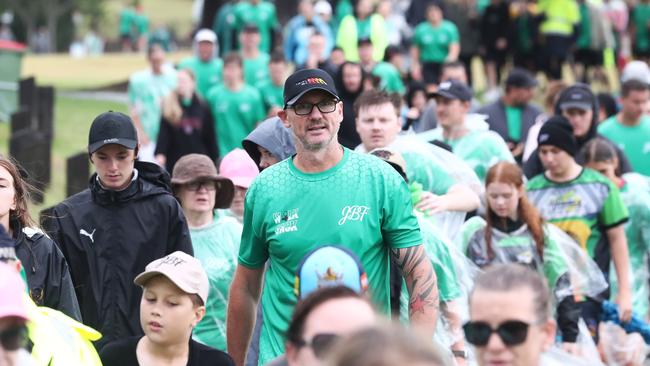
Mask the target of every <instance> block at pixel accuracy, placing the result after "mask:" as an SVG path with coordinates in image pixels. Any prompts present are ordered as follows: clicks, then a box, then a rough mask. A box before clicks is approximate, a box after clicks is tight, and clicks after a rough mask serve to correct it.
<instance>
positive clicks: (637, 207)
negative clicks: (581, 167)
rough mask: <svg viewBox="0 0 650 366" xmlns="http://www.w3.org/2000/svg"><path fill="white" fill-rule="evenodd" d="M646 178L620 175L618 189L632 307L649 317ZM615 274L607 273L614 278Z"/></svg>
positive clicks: (648, 195)
mask: <svg viewBox="0 0 650 366" xmlns="http://www.w3.org/2000/svg"><path fill="white" fill-rule="evenodd" d="M646 179H647V177H644V176H642V175H638V174H636V173H628V174H625V175H623V180H624V181H625V185H624V186H623V188H621V198H622V199H623V202H625V205H626V206H627V209H628V211H629V212H630V220H629V221H628V222H627V223H625V236H626V237H627V247H628V250H629V253H630V267H631V270H632V273H633V275H632V281H633V283H632V309H633V311H634V312H635V313H637V314H639V315H641V316H643V317H644V318H645V317H647V316H648V311H650V306H649V304H648V302H649V299H650V289H649V286H648V270H649V268H648V254H649V252H650V191H648V182H647V181H646V182H643V181H644V180H646ZM615 277H616V276H615V275H614V276H612V275H610V278H612V279H614V278H615ZM614 282H615V281H612V294H611V296H612V297H611V298H612V299H615V298H616V292H617V291H616V290H617V289H616V287H617V286H616V285H617V284H615V283H614Z"/></svg>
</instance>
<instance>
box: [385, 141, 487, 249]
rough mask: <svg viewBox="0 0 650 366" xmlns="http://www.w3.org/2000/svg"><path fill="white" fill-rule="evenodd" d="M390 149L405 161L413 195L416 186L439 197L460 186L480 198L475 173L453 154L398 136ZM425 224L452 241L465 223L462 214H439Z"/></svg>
mask: <svg viewBox="0 0 650 366" xmlns="http://www.w3.org/2000/svg"><path fill="white" fill-rule="evenodd" d="M390 148H391V149H394V150H396V151H397V152H399V153H400V154H402V157H404V160H405V161H406V175H407V177H408V180H409V185H410V186H411V190H412V191H413V190H414V187H415V185H420V186H421V189H422V190H424V191H428V192H431V193H433V194H436V195H439V196H441V195H444V194H446V193H447V191H448V190H449V188H450V187H451V186H453V185H455V184H463V185H465V186H467V187H469V188H470V189H471V190H472V191H474V192H475V193H476V194H477V195H478V196H479V197H481V196H482V194H483V185H482V184H481V182H480V181H479V179H478V177H477V176H476V173H474V171H473V170H472V169H471V168H470V167H469V166H468V165H467V164H466V163H465V162H464V161H463V160H462V159H460V158H459V157H458V156H456V155H454V154H453V153H451V152H449V151H447V150H445V149H443V148H441V147H439V146H436V145H433V144H430V143H427V142H423V141H422V140H421V139H418V138H417V137H414V136H400V137H398V138H397V139H396V140H395V141H394V142H393V143H392V144H391V145H390ZM414 204H415V202H414ZM427 220H428V221H430V222H431V223H433V225H434V227H435V228H436V232H437V233H438V234H439V235H440V236H441V237H443V238H446V239H448V240H454V238H455V237H456V235H457V234H458V233H459V232H460V228H461V226H462V225H463V222H464V221H465V212H457V211H449V212H441V213H437V214H433V215H430V216H427Z"/></svg>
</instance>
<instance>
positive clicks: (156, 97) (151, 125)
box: [128, 67, 176, 143]
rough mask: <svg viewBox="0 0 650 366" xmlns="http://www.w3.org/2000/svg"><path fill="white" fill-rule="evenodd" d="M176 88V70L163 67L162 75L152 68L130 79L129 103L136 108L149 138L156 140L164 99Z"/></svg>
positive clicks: (135, 74)
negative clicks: (153, 71)
mask: <svg viewBox="0 0 650 366" xmlns="http://www.w3.org/2000/svg"><path fill="white" fill-rule="evenodd" d="M174 88H176V71H175V70H174V69H172V68H167V67H165V68H163V72H162V74H160V75H155V74H153V73H152V72H151V71H150V70H143V71H139V72H136V73H134V74H133V75H131V78H130V79H129V87H128V95H129V103H130V105H131V106H132V107H133V108H134V109H135V111H136V113H137V115H138V117H139V118H140V123H141V124H142V128H143V129H144V133H146V134H147V137H149V140H150V141H152V142H154V143H155V142H156V139H157V138H158V130H159V129H160V117H161V115H162V99H163V98H164V97H165V96H166V95H167V94H169V93H170V92H171V91H172V90H173V89H174Z"/></svg>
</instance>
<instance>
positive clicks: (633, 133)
mask: <svg viewBox="0 0 650 366" xmlns="http://www.w3.org/2000/svg"><path fill="white" fill-rule="evenodd" d="M598 132H599V133H600V134H601V135H603V136H605V137H607V138H608V139H609V140H611V141H612V142H613V143H615V144H616V145H617V146H618V147H619V148H621V150H623V152H624V153H625V156H627V158H628V159H630V164H632V168H633V169H634V171H635V172H637V173H641V174H643V175H645V176H648V177H650V116H647V115H643V116H642V117H641V121H640V122H639V124H637V125H636V126H626V125H624V124H622V123H620V122H619V121H618V120H617V117H616V116H611V117H610V118H608V119H606V120H605V121H604V122H603V123H601V124H600V125H599V126H598Z"/></svg>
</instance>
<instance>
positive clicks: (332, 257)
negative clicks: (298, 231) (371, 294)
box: [294, 245, 368, 299]
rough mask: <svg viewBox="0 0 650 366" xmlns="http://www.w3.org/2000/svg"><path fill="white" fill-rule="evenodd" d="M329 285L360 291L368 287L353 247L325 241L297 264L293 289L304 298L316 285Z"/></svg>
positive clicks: (318, 286)
mask: <svg viewBox="0 0 650 366" xmlns="http://www.w3.org/2000/svg"><path fill="white" fill-rule="evenodd" d="M331 286H346V287H349V288H351V289H352V290H354V291H356V292H358V293H360V294H361V293H364V292H365V291H366V289H367V288H368V277H367V276H366V272H365V271H364V270H363V266H362V265H361V261H359V258H358V257H357V256H356V255H355V254H354V253H353V252H352V251H350V250H349V249H347V248H343V247H340V246H336V245H325V246H321V247H318V248H316V249H314V250H312V251H310V252H309V253H307V254H306V255H305V256H304V257H303V259H302V260H301V261H300V263H299V264H298V270H297V271H296V277H295V281H294V293H295V294H296V296H298V298H299V299H303V298H305V297H306V296H307V295H309V294H310V293H312V292H314V291H316V290H318V289H319V288H322V287H331Z"/></svg>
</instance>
